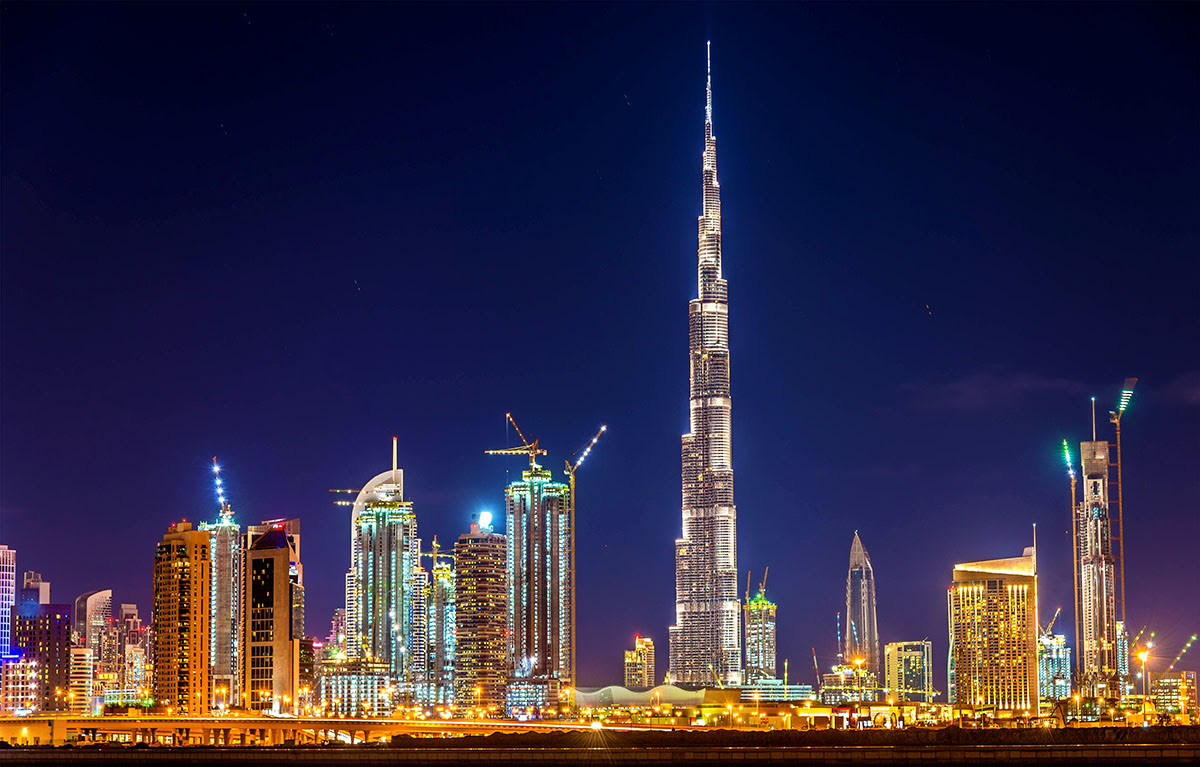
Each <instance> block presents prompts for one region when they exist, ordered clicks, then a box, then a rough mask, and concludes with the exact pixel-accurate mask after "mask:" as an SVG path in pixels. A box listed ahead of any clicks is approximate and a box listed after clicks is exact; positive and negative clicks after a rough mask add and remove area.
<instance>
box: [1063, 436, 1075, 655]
mask: <svg viewBox="0 0 1200 767" xmlns="http://www.w3.org/2000/svg"><path fill="white" fill-rule="evenodd" d="M1062 448H1063V460H1064V461H1065V462H1066V464H1067V474H1068V476H1070V477H1071V584H1072V586H1073V588H1074V594H1075V603H1074V607H1073V608H1072V610H1071V612H1072V613H1073V614H1074V616H1075V636H1074V637H1073V639H1074V640H1075V673H1076V674H1078V673H1079V524H1078V523H1077V522H1076V520H1075V514H1076V512H1075V481H1076V480H1075V467H1074V466H1073V465H1072V464H1071V446H1070V445H1068V444H1067V440H1066V438H1065V437H1064V438H1063V441H1062Z"/></svg>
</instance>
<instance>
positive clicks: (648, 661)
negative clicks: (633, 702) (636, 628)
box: [625, 634, 655, 689]
mask: <svg viewBox="0 0 1200 767" xmlns="http://www.w3.org/2000/svg"><path fill="white" fill-rule="evenodd" d="M654 685H655V678H654V640H653V639H651V638H650V637H644V636H642V635H641V634H638V635H636V636H634V638H633V649H632V650H626V651H625V686H626V687H627V688H631V689H632V688H637V687H643V688H650V687H653V686H654Z"/></svg>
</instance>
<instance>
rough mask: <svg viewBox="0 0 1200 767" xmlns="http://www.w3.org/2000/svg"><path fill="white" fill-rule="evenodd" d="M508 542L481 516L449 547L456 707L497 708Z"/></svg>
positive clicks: (504, 648)
mask: <svg viewBox="0 0 1200 767" xmlns="http://www.w3.org/2000/svg"><path fill="white" fill-rule="evenodd" d="M506 551H507V541H506V540H505V537H504V536H503V535H499V534H497V533H495V532H494V531H493V530H492V527H491V514H488V513H486V512H485V513H484V514H481V515H480V520H479V522H478V523H472V524H471V531H470V532H468V533H464V534H462V535H460V536H459V537H458V543H456V544H455V545H454V566H455V592H456V598H457V608H456V610H455V634H456V642H455V648H454V653H455V664H454V700H455V704H456V705H457V707H458V708H459V710H468V709H472V708H483V709H488V708H491V709H493V710H495V709H499V708H501V707H503V705H504V685H505V682H506V679H507V675H508V642H507V639H506V637H505V633H506V631H507V627H508V585H507V573H506V570H507V559H508V558H507V554H506Z"/></svg>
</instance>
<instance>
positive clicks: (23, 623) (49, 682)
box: [13, 573, 72, 711]
mask: <svg viewBox="0 0 1200 767" xmlns="http://www.w3.org/2000/svg"><path fill="white" fill-rule="evenodd" d="M30 574H32V573H30ZM38 582H42V583H44V582H43V581H41V579H40V578H39V579H38ZM46 592H47V593H46V596H47V597H49V584H46ZM71 629H72V626H71V605H65V604H49V603H40V602H36V601H34V600H32V599H29V600H25V601H23V602H21V603H20V604H19V605H17V609H16V617H15V618H14V619H13V646H14V648H15V651H16V652H19V653H20V655H21V658H22V659H23V660H26V661H29V662H30V663H33V664H36V666H34V668H36V673H37V693H36V695H37V709H38V710H39V711H65V710H66V709H67V704H68V699H67V697H66V690H67V687H68V685H69V679H70V668H71Z"/></svg>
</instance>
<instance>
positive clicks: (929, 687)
mask: <svg viewBox="0 0 1200 767" xmlns="http://www.w3.org/2000/svg"><path fill="white" fill-rule="evenodd" d="M883 678H884V693H885V694H886V695H887V697H889V698H891V699H893V700H896V701H916V702H918V703H933V696H934V694H935V693H934V691H933V642H930V641H929V640H928V639H924V640H922V641H920V642H888V643H887V644H886V645H884V646H883Z"/></svg>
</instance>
